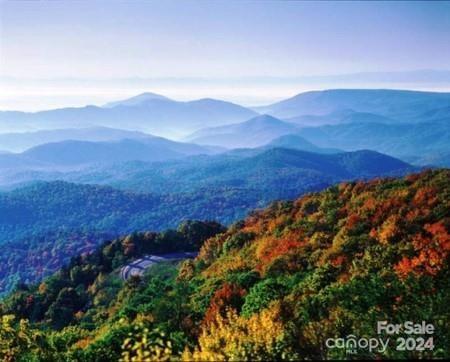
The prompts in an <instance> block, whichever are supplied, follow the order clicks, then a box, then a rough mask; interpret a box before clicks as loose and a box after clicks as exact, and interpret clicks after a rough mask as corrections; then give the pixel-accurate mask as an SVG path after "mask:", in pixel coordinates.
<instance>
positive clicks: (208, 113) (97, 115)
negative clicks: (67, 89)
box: [0, 94, 256, 137]
mask: <svg viewBox="0 0 450 362" xmlns="http://www.w3.org/2000/svg"><path fill="white" fill-rule="evenodd" d="M255 115H256V112H254V111H253V110H250V109H247V108H245V107H242V106H239V105H236V104H233V103H230V102H224V101H220V100H215V99H199V100H194V101H190V102H178V101H174V100H170V99H168V98H165V97H162V96H158V97H156V96H154V95H152V96H150V97H149V96H147V95H145V94H144V95H141V96H138V97H133V98H131V99H128V100H124V101H119V102H115V103H113V105H112V106H111V104H109V105H107V106H106V107H97V106H86V107H82V108H62V109H55V110H49V111H42V112H35V113H27V112H11V111H8V112H0V131H3V132H5V131H7V130H12V131H20V132H23V131H30V130H42V129H61V128H85V127H93V126H103V127H111V128H121V129H127V130H138V131H145V132H147V133H154V134H157V135H160V136H171V137H174V136H180V135H184V134H187V133H190V132H193V131H195V130H198V129H200V128H202V127H203V126H204V125H206V124H208V125H211V126H218V125H224V124H228V123H236V122H241V121H245V120H247V119H249V118H251V117H253V116H255Z"/></svg>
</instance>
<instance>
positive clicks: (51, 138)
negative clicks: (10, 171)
mask: <svg viewBox="0 0 450 362" xmlns="http://www.w3.org/2000/svg"><path fill="white" fill-rule="evenodd" d="M151 137H153V136H151V135H148V134H145V133H142V132H136V131H126V130H121V129H114V128H108V127H89V128H71V129H55V130H43V131H36V132H22V133H0V144H1V145H2V147H3V149H4V150H7V151H10V152H23V151H25V150H27V149H29V148H31V147H35V146H39V145H43V144H46V143H55V142H62V141H68V140H71V141H89V142H102V141H118V140H122V139H138V140H142V139H146V138H151Z"/></svg>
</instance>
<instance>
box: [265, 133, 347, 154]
mask: <svg viewBox="0 0 450 362" xmlns="http://www.w3.org/2000/svg"><path fill="white" fill-rule="evenodd" d="M265 147H267V148H274V147H282V148H291V149H294V150H300V151H307V152H315V153H339V152H343V151H341V150H339V149H336V148H322V147H317V146H316V145H314V144H312V143H311V142H309V141H307V140H306V139H305V138H303V137H301V136H299V135H297V134H288V135H285V136H281V137H278V138H275V139H274V140H272V141H271V142H269V143H268V144H267V145H266V146H265Z"/></svg>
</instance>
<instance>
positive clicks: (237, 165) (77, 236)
mask: <svg viewBox="0 0 450 362" xmlns="http://www.w3.org/2000/svg"><path fill="white" fill-rule="evenodd" d="M410 169H411V167H410V166H409V165H408V164H405V163H404V162H401V161H399V160H396V159H394V158H391V157H388V156H386V155H381V154H379V153H376V152H371V151H360V152H352V153H340V154H333V155H320V154H315V153H310V152H303V151H298V150H290V149H282V148H277V149H269V150H240V151H235V152H233V153H230V154H228V155H221V156H217V157H207V156H201V157H194V158H192V159H186V160H183V161H174V162H167V163H150V164H142V163H139V162H138V163H131V164H126V165H122V166H121V167H114V168H109V171H105V170H97V171H95V172H94V173H93V174H91V175H90V176H88V175H85V176H83V178H82V179H78V181H81V182H99V181H101V180H103V181H105V182H106V183H111V184H113V185H114V186H118V187H121V188H125V189H133V190H138V191H141V193H139V192H130V191H126V190H118V189H114V188H112V187H108V186H98V185H90V184H74V183H68V182H63V181H54V182H38V183H35V184H32V185H29V186H27V187H23V188H20V189H17V190H14V191H11V192H8V193H3V194H1V193H0V244H1V245H2V248H3V253H2V254H1V255H0V294H1V293H3V292H5V291H9V290H11V288H12V287H13V286H14V285H15V284H16V283H18V282H27V283H30V282H35V281H38V280H40V279H41V278H42V277H43V276H46V275H49V274H51V273H52V272H54V271H56V270H57V269H58V268H60V267H61V266H63V265H64V264H65V263H67V262H68V261H69V259H70V257H71V256H73V255H77V254H80V253H82V252H88V251H92V250H94V249H95V247H97V246H98V245H99V244H100V243H101V242H102V241H105V240H107V239H108V238H114V237H117V236H120V235H125V234H128V233H132V232H134V231H146V230H155V231H161V230H164V229H167V228H174V227H177V225H178V224H179V223H180V222H182V221H184V220H188V219H197V220H216V221H218V222H220V223H223V224H225V225H229V224H230V223H232V222H234V221H236V220H238V219H240V218H242V217H244V216H245V215H246V214H247V213H248V212H249V211H251V210H252V209H254V208H258V207H265V206H267V205H268V204H269V203H270V202H272V201H274V200H280V199H292V198H295V197H298V196H300V195H302V194H303V193H305V192H310V191H318V190H321V189H324V188H325V187H327V186H329V185H331V184H333V183H335V182H337V181H340V180H348V179H354V178H364V177H371V176H374V175H385V174H402V173H405V172H407V171H409V170H410ZM109 172H111V173H112V174H110V173H109ZM108 175H109V176H108ZM99 178H100V179H101V180H99ZM106 180H109V181H106Z"/></svg>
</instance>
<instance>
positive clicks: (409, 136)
mask: <svg viewBox="0 0 450 362" xmlns="http://www.w3.org/2000/svg"><path fill="white" fill-rule="evenodd" d="M297 134H298V135H300V136H302V137H303V138H305V139H307V140H308V141H310V142H312V143H313V144H315V145H317V146H319V147H336V148H340V149H343V150H346V151H351V150H358V149H371V150H376V151H378V152H382V153H385V154H388V155H391V156H394V157H398V158H401V159H403V160H405V161H407V162H411V163H414V164H417V165H430V164H431V165H436V166H449V165H450V163H449V159H448V158H447V157H446V155H448V154H449V152H450V120H442V121H433V122H423V123H416V124H408V123H405V124H384V123H383V124H382V123H349V124H341V125H333V126H321V127H307V128H303V129H301V130H300V131H299V132H298V133H297Z"/></svg>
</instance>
